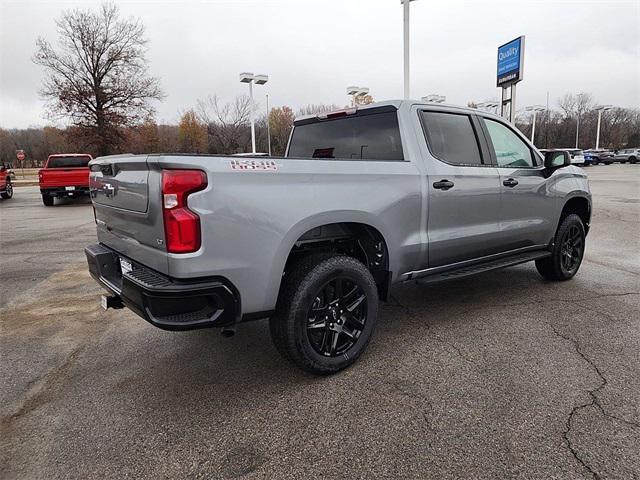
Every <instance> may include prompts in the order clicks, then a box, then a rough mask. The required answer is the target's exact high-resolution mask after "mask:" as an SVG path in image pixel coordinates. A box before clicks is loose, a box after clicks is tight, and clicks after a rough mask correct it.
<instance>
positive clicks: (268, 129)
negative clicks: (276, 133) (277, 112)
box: [267, 93, 271, 156]
mask: <svg viewBox="0 0 640 480" xmlns="http://www.w3.org/2000/svg"><path fill="white" fill-rule="evenodd" d="M270 113H271V111H270V110H269V94H268V93H267V146H268V150H269V156H271V125H270V122H269V117H270Z"/></svg>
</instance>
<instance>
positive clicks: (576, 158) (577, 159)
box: [561, 148, 585, 165]
mask: <svg viewBox="0 0 640 480" xmlns="http://www.w3.org/2000/svg"><path fill="white" fill-rule="evenodd" d="M561 150H565V151H567V152H569V155H570V156H571V163H572V164H573V165H584V164H585V163H584V152H583V151H582V150H580V149H579V148H563V149H561Z"/></svg>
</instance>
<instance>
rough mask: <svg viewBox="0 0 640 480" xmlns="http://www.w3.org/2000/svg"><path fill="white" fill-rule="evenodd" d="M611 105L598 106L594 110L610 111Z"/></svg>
mask: <svg viewBox="0 0 640 480" xmlns="http://www.w3.org/2000/svg"><path fill="white" fill-rule="evenodd" d="M612 108H613V105H598V106H597V107H596V108H595V110H611V109H612Z"/></svg>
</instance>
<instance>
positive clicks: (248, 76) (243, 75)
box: [240, 72, 255, 83]
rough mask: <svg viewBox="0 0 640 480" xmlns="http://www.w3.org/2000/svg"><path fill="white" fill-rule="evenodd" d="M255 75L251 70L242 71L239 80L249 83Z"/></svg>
mask: <svg viewBox="0 0 640 480" xmlns="http://www.w3.org/2000/svg"><path fill="white" fill-rule="evenodd" d="M254 78H255V76H254V75H253V73H251V72H242V73H241V74H240V82H242V83H251V82H253V80H254Z"/></svg>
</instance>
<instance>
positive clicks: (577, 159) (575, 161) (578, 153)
mask: <svg viewBox="0 0 640 480" xmlns="http://www.w3.org/2000/svg"><path fill="white" fill-rule="evenodd" d="M540 152H542V153H545V154H546V153H547V152H567V154H569V157H570V158H571V164H572V165H580V166H585V165H586V164H585V159H584V153H583V151H582V150H580V149H579V148H543V149H541V150H540Z"/></svg>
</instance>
